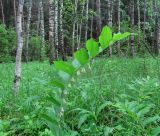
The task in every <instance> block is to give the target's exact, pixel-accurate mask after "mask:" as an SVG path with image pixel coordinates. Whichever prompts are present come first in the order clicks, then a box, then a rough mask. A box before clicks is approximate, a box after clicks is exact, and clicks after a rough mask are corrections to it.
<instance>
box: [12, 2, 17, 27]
mask: <svg viewBox="0 0 160 136" xmlns="http://www.w3.org/2000/svg"><path fill="white" fill-rule="evenodd" d="M13 9H14V21H15V27H16V22H17V12H16V0H14V1H13Z"/></svg>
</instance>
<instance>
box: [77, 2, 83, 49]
mask: <svg viewBox="0 0 160 136" xmlns="http://www.w3.org/2000/svg"><path fill="white" fill-rule="evenodd" d="M84 6H85V0H83V3H82V13H81V15H82V17H81V19H80V24H79V38H78V48H77V50H78V49H80V45H81V35H82V25H83V14H84Z"/></svg>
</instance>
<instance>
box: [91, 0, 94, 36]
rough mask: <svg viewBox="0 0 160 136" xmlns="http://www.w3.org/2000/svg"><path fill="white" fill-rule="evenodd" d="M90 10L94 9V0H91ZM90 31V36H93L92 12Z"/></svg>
mask: <svg viewBox="0 0 160 136" xmlns="http://www.w3.org/2000/svg"><path fill="white" fill-rule="evenodd" d="M92 10H94V0H92ZM90 29H91V32H90V37H91V38H93V13H92V16H91V26H90Z"/></svg>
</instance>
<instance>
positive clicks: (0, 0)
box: [0, 0, 5, 24]
mask: <svg viewBox="0 0 160 136" xmlns="http://www.w3.org/2000/svg"><path fill="white" fill-rule="evenodd" d="M0 4H1V13H2V22H3V24H5V21H4V10H3V2H2V0H0Z"/></svg>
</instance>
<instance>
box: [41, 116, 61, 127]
mask: <svg viewBox="0 0 160 136" xmlns="http://www.w3.org/2000/svg"><path fill="white" fill-rule="evenodd" d="M41 117H42V118H43V119H44V120H46V121H47V122H49V123H51V124H55V125H58V121H57V120H56V119H54V118H52V117H50V116H49V115H47V114H41Z"/></svg>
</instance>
